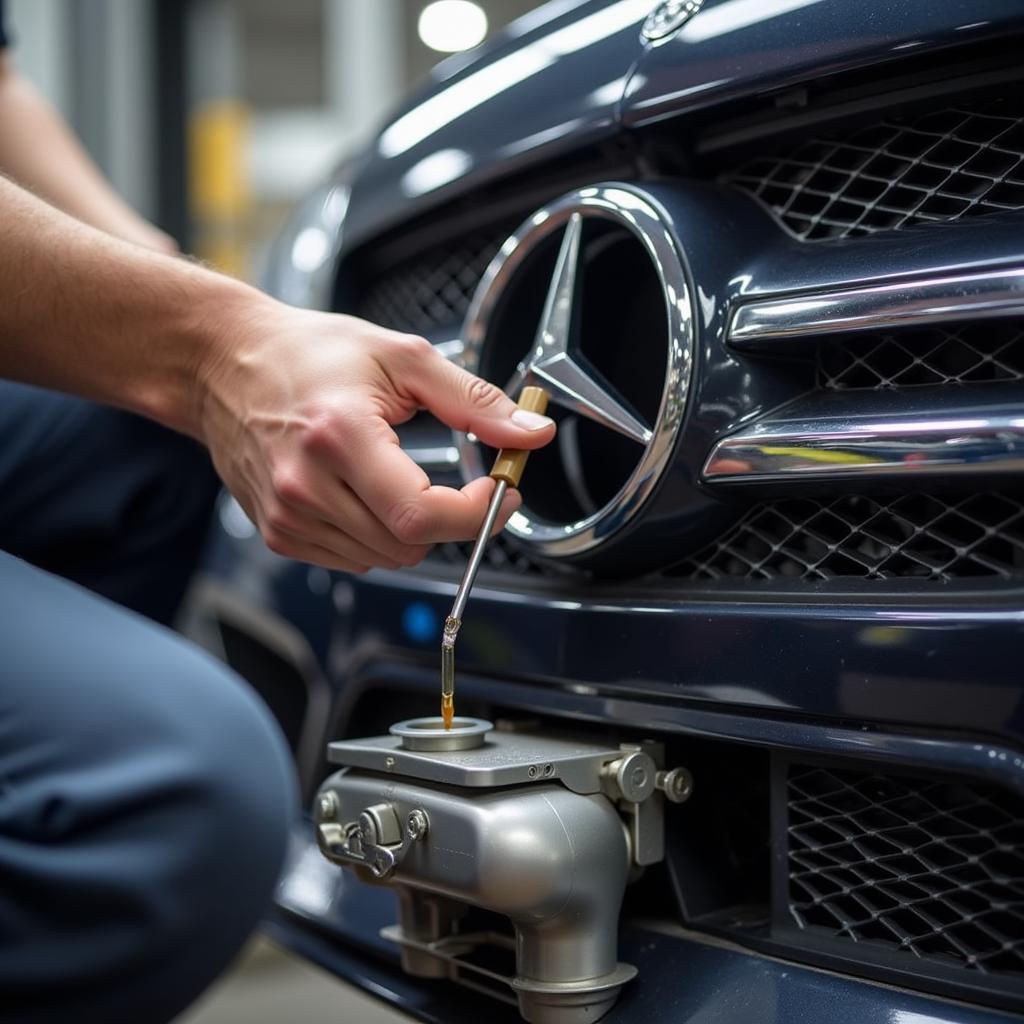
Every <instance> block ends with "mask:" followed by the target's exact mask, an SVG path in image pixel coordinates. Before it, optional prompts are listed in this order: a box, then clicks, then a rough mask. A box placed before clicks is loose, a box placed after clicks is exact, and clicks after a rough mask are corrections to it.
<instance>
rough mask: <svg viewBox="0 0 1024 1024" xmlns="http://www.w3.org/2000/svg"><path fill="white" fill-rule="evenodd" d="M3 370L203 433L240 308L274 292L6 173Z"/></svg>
mask: <svg viewBox="0 0 1024 1024" xmlns="http://www.w3.org/2000/svg"><path fill="white" fill-rule="evenodd" d="M0 223H2V224H3V230H2V233H0V281H3V282H4V284H3V292H4V294H3V298H2V301H0V376H2V377H8V378H11V379H15V380H21V381H25V382H28V383H34V384H39V385H42V386H45V387H50V388H55V389H58V390H62V391H68V392H72V393H74V394H79V395H82V396H84V397H87V398H92V399H95V400H97V401H100V402H104V403H107V404H110V405H117V406H120V407H122V408H125V409H130V410H132V411H134V412H138V413H141V414H142V415H145V416H149V417H151V418H153V419H156V420H159V421H160V422H162V423H165V424H167V425H168V426H171V427H173V428H174V429H177V430H181V431H184V432H186V433H190V434H193V435H194V436H200V434H201V428H200V422H199V410H198V409H197V402H198V401H199V397H198V396H200V395H201V388H200V386H199V385H200V383H201V378H202V375H203V373H204V372H205V369H206V368H207V367H208V366H210V365H213V364H215V363H216V362H217V360H218V358H219V354H218V351H217V347H218V345H219V344H221V342H222V340H223V339H224V337H225V335H226V334H227V326H228V325H229V324H231V318H232V317H233V316H235V317H245V316H248V315H252V314H253V313H254V312H255V311H258V310H261V309H262V308H264V307H265V306H267V305H272V300H270V299H267V298H266V297H265V296H262V295H261V294H260V293H259V292H257V291H255V289H252V288H249V287H247V286H246V285H243V284H241V283H239V282H237V281H234V280H232V279H230V278H226V277H223V276H221V275H219V274H215V273H213V272H211V271H209V270H206V269H204V268H202V267H200V266H197V265H195V264H192V263H189V262H186V261H184V260H180V259H175V258H172V257H170V256H164V255H161V254H158V253H154V252H147V251H144V250H141V249H139V248H138V247H136V246H132V245H128V244H126V243H124V242H122V241H120V240H118V239H116V238H112V237H110V236H109V235H107V234H105V233H103V232H100V231H96V230H94V229H93V228H91V227H88V226H86V225H84V224H81V223H79V222H78V221H76V220H74V219H72V218H70V217H67V216H65V215H64V214H62V213H61V212H59V211H58V210H55V209H53V208H52V207H51V206H49V205H47V204H46V203H44V202H42V201H41V200H39V199H37V198H35V197H34V196H32V195H30V194H28V193H26V192H25V191H24V190H23V189H20V188H19V187H17V186H16V185H14V184H12V183H11V182H9V181H6V180H2V179H0Z"/></svg>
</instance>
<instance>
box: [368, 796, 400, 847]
mask: <svg viewBox="0 0 1024 1024" xmlns="http://www.w3.org/2000/svg"><path fill="white" fill-rule="evenodd" d="M359 835H360V838H361V839H362V841H363V845H364V846H394V845H395V844H396V843H400V842H401V841H402V826H401V825H400V824H399V822H398V815H397V814H396V813H395V809H394V807H392V806H391V804H374V805H373V806H372V807H367V808H366V810H365V811H363V812H362V814H360V815H359Z"/></svg>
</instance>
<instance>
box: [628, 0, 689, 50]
mask: <svg viewBox="0 0 1024 1024" xmlns="http://www.w3.org/2000/svg"><path fill="white" fill-rule="evenodd" d="M703 4H704V0H662V2H661V3H660V4H658V6H657V7H655V8H654V10H653V11H651V13H650V14H648V15H647V17H646V18H645V19H644V23H643V27H642V28H641V29H640V35H641V36H642V37H643V38H644V39H646V40H647V41H648V42H651V43H653V42H656V41H657V40H659V39H664V38H665V37H666V36H670V35H672V33H673V32H675V31H677V30H678V29H680V28H682V27H683V26H684V25H685V24H686V23H687V22H688V21H689V20H690V19H691V18H692V17H693V16H694V15H695V14H696V13H697V12H698V11H699V10H700V9H701V7H702V6H703Z"/></svg>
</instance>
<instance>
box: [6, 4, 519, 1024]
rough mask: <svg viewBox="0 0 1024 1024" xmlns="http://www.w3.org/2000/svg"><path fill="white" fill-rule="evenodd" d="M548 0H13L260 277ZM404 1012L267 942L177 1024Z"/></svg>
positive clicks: (212, 233) (108, 163) (96, 116)
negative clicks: (510, 29)
mask: <svg viewBox="0 0 1024 1024" xmlns="http://www.w3.org/2000/svg"><path fill="white" fill-rule="evenodd" d="M537 6H539V3H537V2H534V0H481V2H480V3H476V4H470V3H468V2H466V0H461V2H460V3H456V4H454V5H453V4H451V3H445V2H441V3H430V2H428V0H8V3H7V19H8V26H9V28H10V30H11V34H12V37H13V50H12V52H13V57H14V60H15V61H16V63H17V65H18V67H19V68H20V70H21V71H22V72H23V73H24V74H25V75H27V77H28V78H30V79H31V80H32V81H33V82H34V83H35V85H36V86H37V87H38V88H39V89H41V91H42V92H44V93H45V94H46V95H47V96H48V97H49V99H50V100H51V101H52V102H53V103H54V104H55V106H56V107H57V108H58V109H59V110H60V111H61V112H62V113H63V114H64V116H65V117H66V118H67V120H68V121H69V122H70V123H71V125H72V126H73V127H74V128H75V130H76V131H77V133H78V135H79V136H80V138H81V139H82V140H83V141H84V143H85V145H86V147H87V148H88V149H89V151H90V152H91V154H92V156H93V158H94V159H95V160H96V161H97V163H98V164H99V165H100V167H101V168H102V169H103V170H104V171H105V172H106V174H107V175H108V177H109V178H110V180H111V181H112V182H113V183H114V185H115V186H116V187H117V188H118V189H119V191H120V192H121V193H122V194H123V195H124V196H125V197H126V198H127V199H128V200H129V201H130V202H131V203H132V205H134V206H135V207H136V208H137V209H138V210H139V211H140V212H141V213H143V214H144V215H145V216H146V217H148V218H149V219H151V220H153V221H155V222H156V223H157V224H159V225H160V226H161V227H162V228H164V229H165V230H166V231H169V232H170V233H171V234H173V235H174V236H175V238H177V239H178V241H179V243H180V244H181V246H182V248H183V249H184V250H185V251H186V252H192V253H195V254H196V255H198V256H200V257H202V258H203V259H206V260H208V261H210V262H211V263H213V264H214V265H216V266H218V267H219V268H220V269H222V270H224V271H226V272H228V273H232V274H235V275H237V276H240V277H243V278H245V279H247V280H253V281H255V280H258V276H259V266H260V257H261V253H262V252H263V251H264V249H265V248H266V245H267V243H268V242H269V240H270V238H271V237H272V236H273V234H274V232H275V231H276V230H277V229H278V227H279V226H280V225H281V223H282V221H283V219H284V217H285V216H286V214H287V211H288V210H289V208H290V207H291V206H292V204H293V203H294V202H295V201H296V200H297V199H298V198H299V197H300V196H301V195H302V194H303V193H304V192H305V190H306V189H307V188H309V187H311V186H312V185H313V184H314V183H315V182H317V181H319V180H320V179H322V178H323V177H324V175H325V174H326V172H327V171H328V170H329V168H330V167H331V166H332V165H333V164H334V163H336V162H337V161H338V160H340V159H342V158H343V157H344V156H345V155H346V154H347V153H349V152H351V151H352V150H353V149H354V148H355V147H356V146H358V145H359V144H360V143H361V142H362V141H363V140H365V139H366V138H367V136H368V135H369V134H370V133H371V132H372V131H373V129H374V127H375V125H376V124H377V123H378V122H379V121H380V119H381V118H382V117H383V116H384V115H385V114H386V113H387V111H388V110H389V109H390V108H391V107H393V106H394V105H395V104H396V103H398V102H399V101H400V99H401V98H402V96H403V95H404V94H406V93H407V92H408V91H409V90H410V89H413V88H415V86H416V85H417V83H419V82H420V81H421V80H422V79H423V78H424V77H425V76H427V75H429V74H430V73H431V70H432V69H433V68H434V67H435V66H436V65H437V64H438V62H439V61H442V60H444V59H445V58H446V57H447V56H449V55H450V54H453V53H455V54H457V53H459V52H461V51H464V50H465V49H467V48H469V47H472V46H474V45H477V44H478V43H479V42H481V41H483V40H484V39H486V38H489V37H490V36H492V35H493V34H494V33H495V32H498V31H500V30H501V28H502V27H503V26H505V25H506V24H508V22H509V21H511V20H513V19H514V18H516V17H518V16H519V15H521V14H524V13H526V12H527V11H529V10H531V9H533V8H535V7H537ZM471 8H475V10H473V9H471ZM455 59H458V58H457V57H456V58H455ZM211 913H216V908H213V907H211ZM398 1019H399V1018H398V1017H396V1016H395V1015H393V1014H392V1013H391V1012H390V1011H388V1010H385V1009H384V1008H383V1005H382V1004H381V1005H378V1004H377V1003H375V1001H374V1000H372V999H371V998H369V997H367V996H365V995H362V994H360V993H356V992H353V991H350V990H348V989H346V988H344V987H342V986H341V985H340V984H338V983H337V982H335V981H334V980H333V979H331V978H329V977H328V976H327V975H325V974H323V973H322V972H320V971H318V970H317V969H316V968H314V967H312V966H310V965H308V964H304V963H300V962H298V961H297V960H295V959H293V958H291V957H290V956H288V955H286V954H284V953H282V952H281V951H279V950H276V949H274V948H273V947H271V946H269V944H267V943H265V942H262V941H255V942H254V943H253V944H252V945H251V946H250V947H249V949H248V950H246V952H245V953H244V954H243V955H242V957H241V958H240V960H239V963H238V964H237V965H236V967H235V969H234V970H233V971H232V972H231V973H230V974H229V975H228V977H227V978H225V980H224V981H223V982H221V984H220V985H218V986H217V987H216V988H215V989H214V990H212V991H211V992H210V993H208V994H207V996H206V997H205V998H204V999H203V1000H202V1001H201V1003H200V1004H199V1005H198V1006H196V1007H195V1008H193V1010H192V1011H190V1012H189V1013H188V1014H186V1016H185V1017H184V1018H182V1019H181V1021H180V1024H232V1022H241V1021H245V1022H246V1024H280V1022H281V1021H283V1020H288V1021H290V1022H291V1024H306V1022H313V1021H340V1022H349V1021H351V1022H359V1024H385V1022H390V1021H397V1020H398Z"/></svg>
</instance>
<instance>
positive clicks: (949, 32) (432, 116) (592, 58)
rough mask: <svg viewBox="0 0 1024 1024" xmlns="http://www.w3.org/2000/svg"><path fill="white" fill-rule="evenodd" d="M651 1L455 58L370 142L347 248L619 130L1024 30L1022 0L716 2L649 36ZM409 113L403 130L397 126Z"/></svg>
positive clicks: (556, 6) (568, 6)
mask: <svg viewBox="0 0 1024 1024" xmlns="http://www.w3.org/2000/svg"><path fill="white" fill-rule="evenodd" d="M653 6H654V0H594V2H584V3H579V2H573V0H562V2H556V3H553V4H549V5H545V6H544V7H542V8H540V9H539V10H538V11H537V12H535V13H534V14H532V15H529V16H527V18H525V19H521V21H520V22H519V23H518V26H519V27H518V28H516V29H515V30H514V31H513V32H512V33H510V34H509V35H508V36H502V37H499V38H498V39H497V40H496V41H495V42H493V43H491V44H489V45H488V46H486V47H484V48H482V51H481V52H480V54H479V55H478V58H477V59H475V60H473V61H472V62H469V61H467V60H466V59H465V58H461V59H460V64H462V66H461V67H459V66H458V65H450V66H453V67H455V68H456V70H454V71H452V72H451V73H450V74H448V75H446V76H445V77H443V79H442V80H440V81H436V82H433V83H431V84H430V85H428V86H427V87H426V88H425V89H423V90H422V91H421V92H420V93H418V94H417V95H416V96H415V97H414V98H413V99H412V100H411V101H410V102H409V103H408V104H407V105H405V106H404V107H403V108H402V109H401V110H399V111H397V112H396V114H395V115H394V116H393V117H392V118H391V119H390V120H389V122H388V124H387V125H385V126H384V128H383V130H382V132H381V135H380V136H379V137H378V139H377V142H376V144H375V146H374V147H373V149H372V150H371V151H370V152H368V153H367V154H366V164H365V169H364V171H363V173H362V174H361V175H360V176H359V178H358V180H357V181H356V183H355V185H354V188H353V197H352V198H353V201H352V204H351V208H350V211H349V217H348V221H347V224H346V229H345V230H346V237H345V246H346V248H348V247H351V246H355V245H357V244H359V243H361V242H363V241H365V240H366V239H367V238H369V237H371V236H372V235H374V234H376V233H378V232H380V231H382V230H384V229H385V228H386V227H389V226H391V225H393V224H394V223H395V221H396V220H397V219H401V220H403V221H405V220H408V219H409V218H410V217H411V216H414V215H415V214H418V213H420V212H424V211H426V210H428V209H430V208H431V207H433V206H436V205H437V204H439V203H442V202H445V201H448V200H450V199H452V198H454V197H456V196H458V195H460V194H462V193H464V192H465V191H466V190H468V189H471V188H475V187H478V186H479V185H480V184H481V183H482V182H484V181H486V180H487V179H488V178H490V177H493V176H496V175H498V174H500V175H502V176H505V175H508V174H510V173H513V172H515V171H516V170H517V169H520V168H523V167H529V166H536V165H537V164H539V163H541V162H543V161H547V160H550V159H552V158H554V157H555V156H556V155H557V154H559V153H563V152H566V151H567V150H570V149H572V150H577V149H580V148H582V146H584V145H586V144H588V143H596V142H598V141H600V140H602V139H610V138H613V137H614V136H615V135H616V134H618V133H619V132H620V131H621V129H622V128H623V127H632V126H637V125H640V124H645V123H649V122H651V121H654V120H658V119H662V118H665V117H668V116H671V115H673V114H679V113H683V112H685V111H687V110H692V109H696V108H698V107H704V106H708V105H710V104H718V103H721V102H723V101H725V100H735V99H740V98H742V97H745V96H750V95H753V94H757V93H761V92H764V91H765V90H775V89H780V88H784V87H786V86H788V85H792V84H794V83H799V82H802V81H807V80H811V81H814V80H817V79H819V78H821V77H822V76H823V75H825V74H834V73H837V72H842V71H849V70H852V69H855V68H858V67H864V66H872V67H873V66H874V65H875V64H880V65H884V64H885V63H889V62H896V61H898V60H900V59H902V58H906V57H910V56H913V57H914V58H917V57H925V56H927V55H929V54H933V53H936V52H938V51H941V50H942V49H944V48H946V47H949V46H953V45H961V44H963V43H965V42H977V43H981V44H983V43H985V42H986V41H990V40H998V39H1005V38H1006V37H1007V36H1008V35H1011V34H1012V33H1015V32H1019V31H1020V30H1021V29H1022V27H1024V9H1022V8H1021V6H1020V4H1018V3H1016V2H1015V0H945V2H942V3H935V4H919V3H916V2H914V0H904V2H900V3H891V4H890V3H881V4H874V5H872V6H871V7H870V8H865V7H864V6H863V5H856V4H854V5H850V4H848V3H845V2H844V0H709V2H707V3H705V4H704V6H703V7H702V8H701V10H700V12H699V13H698V14H697V15H696V16H695V17H694V18H693V19H692V20H691V21H690V22H689V23H688V24H687V25H684V26H683V28H682V29H681V30H680V31H679V32H678V33H676V34H674V35H672V36H669V37H668V38H667V39H664V40H661V41H659V42H657V43H653V44H652V43H644V41H643V40H642V39H641V36H640V26H641V24H642V23H643V19H644V17H645V16H646V14H647V12H648V11H649V10H650V9H651V8H652V7H653ZM709 26H710V27H709ZM520 54H525V56H520ZM503 62H504V63H503ZM443 68H444V65H442V72H441V73H442V74H444V71H443ZM472 76H477V77H476V78H473V77H472ZM403 119H404V121H403ZM403 124H404V126H405V129H406V130H405V131H402V130H399V131H397V132H394V131H393V130H394V129H395V127H396V125H397V126H398V127H399V129H401V128H402V125H403ZM427 129H432V130H430V131H429V134H424V132H426V131H427ZM389 131H392V132H393V134H392V135H391V137H390V138H391V140H392V141H391V145H390V146H389V145H387V144H386V142H385V140H386V139H387V138H388V132H389ZM421 136H422V138H420V137H421ZM417 139H419V141H414V140H417ZM410 143H411V144H410ZM438 154H442V156H441V157H440V158H438ZM399 200H400V203H399V202H398V201H399Z"/></svg>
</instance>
